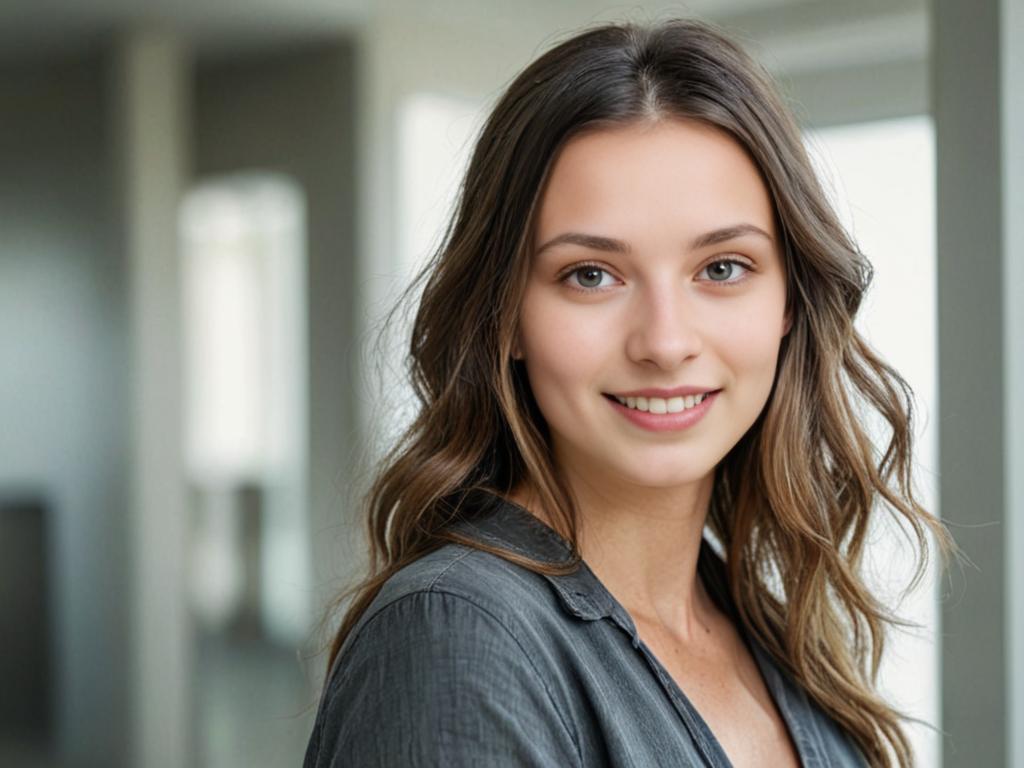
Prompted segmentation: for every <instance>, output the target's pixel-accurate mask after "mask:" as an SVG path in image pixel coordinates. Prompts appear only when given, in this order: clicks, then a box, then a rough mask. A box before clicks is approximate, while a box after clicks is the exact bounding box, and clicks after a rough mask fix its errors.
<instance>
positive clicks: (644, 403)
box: [612, 392, 711, 413]
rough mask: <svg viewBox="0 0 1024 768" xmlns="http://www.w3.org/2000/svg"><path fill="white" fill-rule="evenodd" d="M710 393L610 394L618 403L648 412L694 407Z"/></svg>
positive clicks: (667, 411)
mask: <svg viewBox="0 0 1024 768" xmlns="http://www.w3.org/2000/svg"><path fill="white" fill-rule="evenodd" d="M710 394H711V393H710V392H705V393H703V394H700V395H687V396H686V397H669V398H664V397H619V396H618V395H612V397H614V398H615V399H616V400H618V401H619V404H620V405H624V406H626V407H627V408H632V409H635V410H638V411H647V412H649V413H681V412H683V411H688V410H690V409H691V408H696V407H697V406H698V405H700V404H701V403H702V402H703V401H704V399H705V398H707V397H708V396H709V395H710Z"/></svg>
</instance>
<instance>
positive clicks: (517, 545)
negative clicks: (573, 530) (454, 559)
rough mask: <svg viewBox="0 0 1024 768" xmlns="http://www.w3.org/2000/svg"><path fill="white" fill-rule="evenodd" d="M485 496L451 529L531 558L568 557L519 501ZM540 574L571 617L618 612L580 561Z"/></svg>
mask: <svg viewBox="0 0 1024 768" xmlns="http://www.w3.org/2000/svg"><path fill="white" fill-rule="evenodd" d="M487 498H488V500H485V501H484V502H483V503H482V504H481V505H480V507H481V508H480V509H478V511H477V512H476V513H474V514H473V516H472V517H471V518H468V519H462V520H460V521H458V522H457V523H454V524H453V525H452V528H453V529H455V530H457V531H458V532H459V533H462V534H464V535H466V536H469V537H470V538H472V539H475V540H477V541H482V542H484V543H488V544H494V545H497V546H500V547H504V548H505V549H509V550H511V551H513V552H516V553H518V554H520V555H524V556H526V557H530V558H532V559H534V560H541V561H544V562H548V563H551V564H561V563H565V562H567V561H569V560H570V558H571V557H572V547H571V546H570V544H569V542H568V541H566V540H565V539H564V538H562V536H560V535H559V534H558V533H557V532H556V531H555V530H554V529H553V528H551V527H550V526H548V525H547V524H545V523H543V522H541V521H540V520H539V519H538V518H537V517H535V516H534V515H532V514H530V513H529V512H528V511H527V510H525V509H523V508H522V507H520V506H519V505H518V504H514V503H513V502H511V501H507V500H506V499H503V498H500V497H498V496H490V495H489V496H488V497H487ZM473 506H474V507H475V506H477V505H476V504H474V505H473ZM540 575H542V576H543V577H544V578H545V579H547V581H548V582H549V583H550V584H551V586H552V587H554V589H555V592H556V593H557V594H558V597H559V599H560V601H561V603H562V606H563V607H564V608H565V609H566V610H567V611H569V612H570V613H571V614H573V615H574V616H577V617H579V618H581V619H585V620H587V621H593V620H595V619H602V618H605V617H608V616H613V615H616V614H617V613H618V610H617V609H619V608H620V607H619V605H618V603H617V601H616V600H615V598H614V597H613V596H612V594H611V593H610V592H609V591H608V590H607V589H605V587H604V585H603V584H602V583H601V582H600V581H599V580H598V578H597V576H595V575H594V572H593V571H591V570H590V568H589V567H588V566H587V564H586V563H585V562H583V561H582V560H581V561H580V563H579V567H578V568H577V569H576V570H575V571H574V572H572V573H569V574H566V575H564V576H549V575H547V574H540ZM630 623H632V622H630Z"/></svg>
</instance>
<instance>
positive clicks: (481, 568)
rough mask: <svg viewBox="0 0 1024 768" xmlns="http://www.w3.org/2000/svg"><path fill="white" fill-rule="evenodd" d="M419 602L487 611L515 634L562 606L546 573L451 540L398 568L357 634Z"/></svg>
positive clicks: (438, 608) (434, 608)
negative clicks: (518, 629)
mask: <svg viewBox="0 0 1024 768" xmlns="http://www.w3.org/2000/svg"><path fill="white" fill-rule="evenodd" d="M403 602H404V603H406V604H418V605H420V606H421V607H422V610H424V611H426V614H425V615H424V618H429V615H430V613H431V612H440V613H446V612H448V611H456V612H461V613H470V614H473V613H481V612H482V613H486V614H489V615H491V616H492V618H493V619H494V620H495V621H496V622H498V623H499V624H501V625H503V626H504V627H506V628H507V630H508V631H510V632H512V633H513V634H515V631H514V630H515V628H516V626H517V625H518V626H522V624H523V623H524V622H525V623H527V624H529V623H531V622H532V621H533V620H534V619H535V618H536V616H537V614H541V613H549V612H551V611H552V610H554V609H555V608H556V607H557V602H556V600H555V595H554V592H553V590H552V588H551V587H550V585H549V584H548V582H547V581H546V580H545V578H544V577H543V576H540V575H538V574H536V573H533V572H532V571H530V570H528V569H526V568H522V567H520V566H518V565H516V564H514V563H510V562H508V561H507V560H504V559H503V558H501V557H498V556H497V555H492V554H491V553H489V552H484V551H482V550H478V549H475V548H473V547H467V546H462V545H459V544H446V545H445V546H443V547H441V548H440V549H438V550H435V551H434V552H431V553H430V554H428V555H425V556H423V557H421V558H419V559H418V560H416V561H415V562H412V563H410V564H409V565H407V566H406V567H404V568H402V569H401V570H400V571H398V572H396V573H395V574H393V575H392V576H391V578H390V579H388V581H387V582H385V584H384V585H383V587H381V590H380V592H379V593H378V594H377V596H376V598H375V599H374V600H373V601H372V602H371V604H370V605H369V606H368V607H367V609H366V611H365V612H364V614H363V615H362V616H361V617H360V620H359V622H358V623H357V624H356V626H355V627H353V632H352V634H353V635H356V634H357V633H358V632H359V631H360V630H361V629H363V628H364V627H366V626H367V625H369V624H370V623H373V622H378V623H379V620H380V619H381V618H384V622H383V623H385V624H386V623H387V617H388V616H394V615H395V614H397V613H402V612H404V611H406V610H408V607H409V606H408V605H406V606H400V605H399V603H403Z"/></svg>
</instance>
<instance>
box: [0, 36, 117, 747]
mask: <svg viewBox="0 0 1024 768" xmlns="http://www.w3.org/2000/svg"><path fill="white" fill-rule="evenodd" d="M105 67H106V64H105V62H104V60H103V59H102V58H101V57H100V56H91V55H76V56H73V57H70V58H64V59H62V60H56V61H49V60H48V61H45V62H44V61H31V62H24V63H15V62H10V61H7V62H5V64H4V66H3V68H2V69H0V169H2V172H0V493H2V492H5V491H9V490H18V489H39V490H41V491H42V492H44V493H45V494H46V496H47V497H48V498H49V499H50V500H51V501H52V503H53V505H54V508H53V513H54V515H53V519H52V523H53V525H52V528H51V530H52V532H53V534H54V538H53V547H54V549H53V551H52V553H51V555H52V556H51V559H50V563H51V564H52V565H51V567H52V573H51V578H52V581H51V583H52V585H53V596H52V599H53V608H54V614H53V624H52V626H53V627H54V630H55V635H56V643H55V647H54V649H53V650H54V653H55V667H54V671H55V678H56V679H55V682H56V685H57V691H56V703H57V711H56V713H55V715H56V719H57V735H58V744H59V752H60V754H61V755H62V757H63V761H62V764H64V765H74V766H78V765H97V766H98V765H103V766H118V765H123V764H124V762H125V755H126V752H125V749H126V744H125V738H124V729H123V725H122V724H123V723H124V722H125V720H126V716H127V709H128V708H127V696H128V679H127V678H128V670H127V650H128V646H127V631H128V629H127V627H128V625H127V604H128V601H127V594H126V578H125V576H126V569H125V558H126V528H127V515H126V509H127V503H126V484H127V471H128V470H127V465H126V438H127V434H128V433H127V429H128V421H127V420H128V413H127V408H126V406H125V402H126V398H127V391H128V381H127V373H126V371H127V358H126V355H127V340H126V328H125V311H126V307H125V287H124V277H123V265H122V260H121V255H120V253H119V247H118V245H117V243H118V235H117V230H116V227H115V226H114V222H113V221H112V219H113V217H112V215H111V214H112V193H111V178H110V162H109V155H108V151H107V146H108V145H107V135H106V127H105V126H106V125H107V116H108V115H107V108H108V103H107V102H108V99H107V94H106V82H107V78H106V68H105ZM3 621H4V623H5V627H4V629H3V631H8V630H9V629H13V628H10V627H9V626H7V624H8V622H11V621H12V617H10V616H4V617H3ZM4 695H7V692H6V691H5V694H4ZM0 754H2V753H0Z"/></svg>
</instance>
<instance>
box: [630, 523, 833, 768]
mask: <svg viewBox="0 0 1024 768" xmlns="http://www.w3.org/2000/svg"><path fill="white" fill-rule="evenodd" d="M700 557H701V560H700V565H699V566H698V577H699V578H701V579H702V580H703V581H704V586H705V588H706V589H707V590H708V593H709V595H710V596H711V599H712V600H713V601H714V602H715V604H716V605H717V606H718V607H719V609H720V610H722V611H723V613H725V614H726V616H727V617H728V618H729V620H730V621H731V622H732V624H733V626H734V627H735V628H736V631H737V633H738V634H739V636H740V638H741V639H742V641H743V643H744V645H745V646H746V648H747V650H748V652H749V653H750V654H751V656H752V657H753V658H754V663H755V664H756V665H757V669H758V672H759V673H760V675H761V679H762V681H763V683H764V686H765V689H766V690H767V691H768V696H769V697H770V698H771V700H772V704H773V705H774V706H775V710H776V712H778V715H779V717H780V718H781V719H782V723H783V726H784V727H785V728H786V732H787V735H788V736H789V739H790V741H791V743H792V745H793V748H794V749H795V750H796V755H797V759H798V761H799V763H800V766H801V768H810V767H811V766H817V765H821V764H822V763H821V761H820V760H818V758H817V755H818V750H817V747H816V746H815V745H814V743H813V742H812V740H811V735H810V734H805V733H804V730H803V729H802V728H801V726H800V724H799V723H798V722H797V718H796V716H795V713H794V712H793V710H792V705H791V702H790V701H789V698H788V693H787V691H786V690H785V681H784V679H783V677H782V675H781V673H780V672H779V670H778V669H777V668H776V666H775V665H774V663H773V662H772V660H771V659H770V658H769V656H768V653H767V651H765V650H764V649H762V648H761V647H760V645H759V644H758V643H757V642H756V640H754V638H752V637H750V636H749V635H748V634H747V631H746V629H745V627H744V626H743V623H742V621H741V620H740V619H739V616H738V614H737V612H736V610H735V606H734V605H733V603H732V599H731V597H730V596H729V594H728V592H727V591H725V590H726V589H727V588H726V587H725V585H724V584H723V583H721V582H720V581H719V579H718V578H716V575H717V576H722V575H724V574H723V572H722V570H721V569H722V561H721V559H720V558H719V557H718V555H717V553H715V552H714V550H713V549H711V547H710V545H709V544H708V542H707V540H706V539H701V556H700ZM707 557H712V558H714V560H715V561H717V562H709V561H706V560H704V558H707ZM700 566H705V567H704V568H702V567H700ZM709 581H710V582H711V583H709ZM623 610H625V609H623ZM627 615H628V612H627ZM632 623H633V632H635V633H636V639H637V640H638V643H636V644H635V645H642V649H643V650H644V652H645V655H646V656H648V657H649V661H652V662H654V664H655V665H656V667H655V671H656V672H657V676H658V678H659V679H660V680H661V682H662V685H663V687H665V688H667V690H668V692H669V693H670V698H675V697H678V698H679V699H680V704H682V707H681V709H682V710H684V711H683V712H681V713H680V714H681V715H683V720H684V723H685V724H686V725H687V727H688V728H691V730H693V726H696V730H697V731H699V732H700V733H693V734H692V735H693V736H694V737H695V741H696V742H697V743H698V745H700V746H702V747H704V748H703V749H702V750H701V751H702V752H704V753H705V754H704V757H705V759H707V760H709V761H710V763H711V766H712V768H734V767H733V763H732V761H731V760H730V759H729V756H728V754H727V753H726V751H725V748H724V747H723V746H722V743H721V742H720V741H719V739H718V737H717V736H716V735H715V732H714V731H713V730H712V729H711V726H710V725H709V724H708V722H707V720H706V719H705V718H704V716H703V715H702V714H701V713H700V710H698V709H697V707H696V706H695V705H694V703H693V702H692V701H691V700H690V698H689V697H688V696H687V695H686V692H685V691H683V689H682V687H681V686H680V685H679V683H678V682H677V681H676V680H675V678H673V677H672V675H671V674H669V672H668V670H667V669H666V667H665V665H664V664H663V663H662V662H661V660H660V659H658V657H657V656H655V654H654V652H653V651H652V650H651V649H650V648H649V647H648V645H647V644H646V643H644V642H643V641H642V640H639V632H638V631H637V630H636V627H635V622H632ZM688 718H692V719H693V720H694V721H695V722H694V723H692V724H691V723H689V722H687V719H688ZM704 741H707V742H709V743H707V744H706V745H705V744H703V742H704ZM708 752H710V753H711V754H707V753H708Z"/></svg>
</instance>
